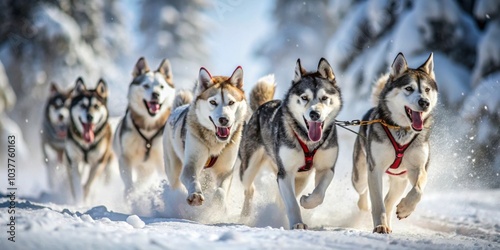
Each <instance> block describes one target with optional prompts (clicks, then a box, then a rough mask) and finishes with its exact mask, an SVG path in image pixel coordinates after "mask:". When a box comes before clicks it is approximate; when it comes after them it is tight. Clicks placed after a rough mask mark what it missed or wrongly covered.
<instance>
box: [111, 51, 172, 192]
mask: <svg viewBox="0 0 500 250" xmlns="http://www.w3.org/2000/svg"><path fill="white" fill-rule="evenodd" d="M132 76H133V79H132V82H131V83H130V85H129V89H128V106H127V111H126V113H125V116H124V117H123V119H122V120H121V121H120V123H119V124H118V126H117V128H116V132H115V139H114V141H113V149H114V151H115V153H116V155H117V157H118V161H119V165H120V175H121V178H122V180H123V182H124V184H125V196H126V195H128V194H130V192H132V191H133V190H134V189H136V188H137V187H138V186H140V184H144V183H146V182H147V181H148V180H150V179H151V178H152V177H154V176H164V175H165V173H164V167H163V144H162V139H161V138H162V135H163V128H164V127H165V124H166V122H167V119H168V116H169V115H170V111H171V107H172V102H173V100H174V96H175V89H174V84H173V79H172V78H173V77H172V69H171V66H170V62H169V61H168V60H166V59H164V60H163V61H162V62H161V63H160V66H159V67H158V69H157V70H156V71H152V70H150V68H149V66H148V64H147V62H146V60H145V59H144V58H142V57H141V58H140V59H139V60H138V61H137V63H136V65H135V67H134V70H133V72H132Z"/></svg>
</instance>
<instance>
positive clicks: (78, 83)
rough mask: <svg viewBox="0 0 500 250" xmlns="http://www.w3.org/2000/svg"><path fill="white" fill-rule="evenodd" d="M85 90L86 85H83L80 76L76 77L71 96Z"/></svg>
mask: <svg viewBox="0 0 500 250" xmlns="http://www.w3.org/2000/svg"><path fill="white" fill-rule="evenodd" d="M85 91H87V87H86V86H85V83H84V82H83V79H82V77H78V79H76V83H75V88H74V89H73V96H77V95H79V94H81V93H83V92H85Z"/></svg>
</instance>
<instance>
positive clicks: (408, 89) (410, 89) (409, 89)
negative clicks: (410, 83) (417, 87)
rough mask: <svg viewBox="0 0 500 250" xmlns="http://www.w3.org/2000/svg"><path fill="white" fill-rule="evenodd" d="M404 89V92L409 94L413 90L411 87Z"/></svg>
mask: <svg viewBox="0 0 500 250" xmlns="http://www.w3.org/2000/svg"><path fill="white" fill-rule="evenodd" d="M405 89H406V91H409V92H412V91H413V88H412V87H406V88H405Z"/></svg>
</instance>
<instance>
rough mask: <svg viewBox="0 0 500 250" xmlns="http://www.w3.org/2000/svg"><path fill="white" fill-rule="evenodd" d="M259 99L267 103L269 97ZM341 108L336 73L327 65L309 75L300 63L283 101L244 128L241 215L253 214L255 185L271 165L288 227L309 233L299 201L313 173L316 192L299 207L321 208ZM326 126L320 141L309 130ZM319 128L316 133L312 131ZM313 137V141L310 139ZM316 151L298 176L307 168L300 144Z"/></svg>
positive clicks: (335, 147)
mask: <svg viewBox="0 0 500 250" xmlns="http://www.w3.org/2000/svg"><path fill="white" fill-rule="evenodd" d="M267 91H268V92H267V93H264V94H262V93H259V92H256V93H259V95H264V96H266V98H269V97H272V96H271V95H270V93H271V88H268V90H267ZM341 107H342V98H341V94H340V89H339V88H338V86H337V84H336V81H335V75H334V73H333V70H332V68H331V67H330V65H329V64H328V62H327V61H326V60H325V59H323V58H322V59H321V60H320V61H319V65H318V70H317V71H316V72H314V73H308V72H306V71H305V70H304V69H303V68H302V66H301V64H300V60H297V66H296V69H295V78H294V80H293V81H292V86H290V89H289V90H288V93H287V94H286V95H285V98H284V100H283V101H280V100H273V101H269V102H266V103H264V104H263V105H262V106H260V107H259V108H258V109H257V110H256V111H255V112H254V113H253V115H252V117H251V118H250V120H249V122H248V123H247V125H246V126H245V129H244V132H243V139H242V142H241V147H240V152H239V155H240V158H241V167H240V178H241V181H242V183H243V187H244V188H245V201H244V204H243V210H242V215H243V216H246V215H248V214H249V213H250V212H251V210H252V206H251V205H252V204H251V202H252V197H253V194H254V184H253V181H254V179H255V176H256V175H257V173H258V172H259V170H260V169H261V167H262V166H263V165H270V166H272V167H273V168H274V171H275V172H276V174H277V179H278V186H279V190H280V194H281V197H282V198H283V201H284V204H285V208H286V213H287V215H288V220H289V225H290V228H292V229H307V225H306V224H304V222H303V221H302V216H301V213H300V207H299V203H298V202H297V197H298V196H299V195H300V194H301V192H302V190H303V188H304V187H305V186H306V185H307V180H308V177H309V175H310V174H311V173H312V172H315V176H316V179H315V180H316V187H315V189H314V191H313V192H312V193H311V194H308V195H303V196H302V197H301V198H300V205H301V206H302V207H304V208H307V209H311V208H315V207H316V206H318V205H320V204H321V203H322V202H323V200H324V197H325V192H326V189H327V188H328V186H329V185H330V183H331V181H332V179H333V174H334V168H335V163H336V161H337V155H338V143H337V131H336V128H335V117H336V116H337V114H338V113H339V112H340V109H341ZM315 122H317V124H322V129H321V130H320V133H319V135H320V137H319V138H318V137H317V136H318V133H314V132H312V129H313V127H310V126H309V124H316V123H315ZM314 128H318V127H316V126H315V127H314ZM311 135H312V136H313V138H311ZM298 138H300V140H301V141H303V142H304V143H305V144H306V145H307V147H308V149H309V150H310V151H312V150H313V149H315V148H317V152H316V154H315V156H314V159H313V165H312V168H313V169H314V171H313V169H311V170H309V171H305V172H298V171H299V169H300V168H301V167H302V166H304V162H305V154H304V151H303V149H302V147H301V146H300V143H299V139H298Z"/></svg>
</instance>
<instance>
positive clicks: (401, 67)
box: [391, 52, 408, 79]
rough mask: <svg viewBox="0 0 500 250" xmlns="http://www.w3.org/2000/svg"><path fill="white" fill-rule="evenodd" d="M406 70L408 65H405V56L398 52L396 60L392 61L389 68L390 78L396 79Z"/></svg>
mask: <svg viewBox="0 0 500 250" xmlns="http://www.w3.org/2000/svg"><path fill="white" fill-rule="evenodd" d="M407 70H408V63H406V59H405V56H404V55H403V53H401V52H399V54H398V55H397V56H396V59H394V62H393V63H392V66H391V77H392V78H394V79H396V78H398V77H400V76H401V75H402V74H403V73H405V72H406V71H407Z"/></svg>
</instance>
